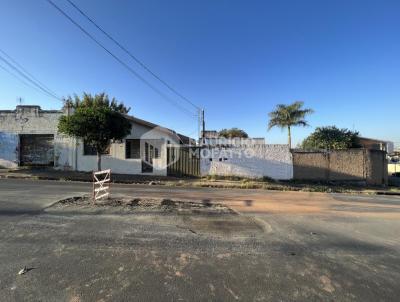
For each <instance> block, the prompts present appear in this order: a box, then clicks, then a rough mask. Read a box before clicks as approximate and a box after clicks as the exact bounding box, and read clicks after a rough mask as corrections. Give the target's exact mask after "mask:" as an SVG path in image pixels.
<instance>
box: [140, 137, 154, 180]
mask: <svg viewBox="0 0 400 302" xmlns="http://www.w3.org/2000/svg"><path fill="white" fill-rule="evenodd" d="M153 150H154V147H153V146H152V145H151V144H149V143H147V142H146V143H144V154H142V173H153Z"/></svg>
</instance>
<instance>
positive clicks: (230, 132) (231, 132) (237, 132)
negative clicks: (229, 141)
mask: <svg viewBox="0 0 400 302" xmlns="http://www.w3.org/2000/svg"><path fill="white" fill-rule="evenodd" d="M218 135H219V136H222V137H225V138H235V137H240V138H248V137H249V136H248V134H247V133H246V132H245V131H243V130H241V129H239V128H231V129H222V130H221V131H219V132H218Z"/></svg>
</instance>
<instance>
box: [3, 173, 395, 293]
mask: <svg viewBox="0 0 400 302" xmlns="http://www.w3.org/2000/svg"><path fill="white" fill-rule="evenodd" d="M90 189H91V188H90V184H88V183H72V182H52V181H29V180H11V179H1V180H0V297H1V298H0V300H1V301H212V300H213V301H294V300H296V301H321V300H324V301H326V300H331V301H398V297H399V296H400V287H399V280H400V198H399V197H395V196H391V197H389V196H368V195H343V194H320V193H301V192H269V191H262V190H224V189H211V188H210V189H208V188H207V189H204V188H198V189H188V188H169V187H157V186H145V185H142V186H138V185H114V186H113V193H114V194H124V195H129V196H132V197H151V198H170V199H175V200H198V201H207V202H211V203H222V204H225V205H227V206H229V207H230V208H232V209H233V210H235V211H236V212H237V213H238V214H234V213H233V214H229V215H211V214H210V215H204V214H198V213H196V212H193V213H189V214H188V213H186V214H180V213H174V212H171V213H167V212H166V213H155V212H151V211H149V212H138V213H125V214H116V213H114V212H113V213H105V212H102V213H99V212H97V211H85V212H79V211H78V212H76V211H75V212H70V211H68V210H62V209H58V210H57V209H55V208H54V207H52V206H51V205H52V204H53V203H54V202H56V201H57V200H58V199H62V198H66V197H70V196H78V195H81V194H85V193H89V192H90ZM24 266H27V267H28V268H30V269H31V270H29V271H28V272H27V273H26V274H24V275H21V276H20V275H17V273H18V271H19V270H20V269H21V268H22V267H24Z"/></svg>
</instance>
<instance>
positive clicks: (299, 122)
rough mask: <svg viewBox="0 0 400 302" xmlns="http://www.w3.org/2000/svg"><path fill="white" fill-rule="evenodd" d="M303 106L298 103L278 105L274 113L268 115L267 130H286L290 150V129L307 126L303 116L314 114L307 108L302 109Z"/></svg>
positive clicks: (301, 103)
mask: <svg viewBox="0 0 400 302" xmlns="http://www.w3.org/2000/svg"><path fill="white" fill-rule="evenodd" d="M303 105H304V103H303V102H300V101H297V102H294V103H293V104H290V105H283V104H279V105H277V106H276V109H275V110H274V111H272V112H270V113H269V114H268V115H269V123H268V130H270V129H271V128H273V127H279V128H281V129H285V128H287V130H288V144H289V148H290V149H291V148H292V135H291V128H292V127H294V126H303V127H305V126H308V123H307V121H306V120H305V116H306V115H308V114H311V113H313V112H314V110H312V109H309V108H306V109H303Z"/></svg>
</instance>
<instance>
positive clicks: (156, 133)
mask: <svg viewBox="0 0 400 302" xmlns="http://www.w3.org/2000/svg"><path fill="white" fill-rule="evenodd" d="M65 114H67V109H66V108H63V109H62V110H42V109H41V108H40V107H39V106H35V105H30V106H28V105H19V106H17V107H16V109H15V110H0V166H3V167H9V168H14V167H18V166H32V165H33V166H51V167H54V168H55V169H61V170H75V171H92V170H96V168H97V164H96V153H95V150H93V149H92V148H90V146H86V145H85V144H84V142H83V141H81V140H80V139H74V138H71V137H68V136H65V135H62V134H60V133H58V131H57V127H58V120H59V118H60V117H61V116H62V115H65ZM127 118H128V119H129V120H130V121H131V123H132V130H131V133H130V134H129V135H128V136H127V137H126V138H125V139H123V140H122V141H118V142H114V143H112V144H111V145H110V148H109V150H108V151H107V153H106V154H104V155H103V156H102V168H103V169H108V168H111V169H112V171H113V172H114V173H124V174H145V175H167V146H168V145H171V146H173V145H179V144H193V143H194V140H193V139H190V138H188V137H186V136H184V135H181V134H178V133H176V132H175V131H173V130H171V129H168V128H165V127H161V126H159V125H156V124H153V123H150V122H147V121H145V120H142V119H139V118H136V117H133V116H128V117H127Z"/></svg>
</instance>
